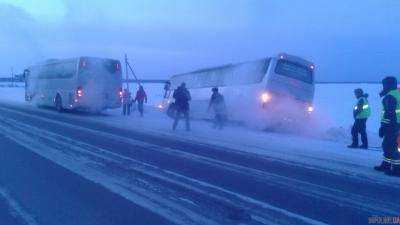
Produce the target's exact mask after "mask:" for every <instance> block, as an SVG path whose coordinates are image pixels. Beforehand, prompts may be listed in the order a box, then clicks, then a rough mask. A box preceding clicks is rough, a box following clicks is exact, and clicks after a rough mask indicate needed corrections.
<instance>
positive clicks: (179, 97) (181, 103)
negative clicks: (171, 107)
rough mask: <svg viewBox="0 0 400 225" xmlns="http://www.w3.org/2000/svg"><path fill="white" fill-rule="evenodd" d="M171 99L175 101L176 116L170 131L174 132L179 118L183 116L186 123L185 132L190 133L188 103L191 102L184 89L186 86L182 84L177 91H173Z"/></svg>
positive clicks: (187, 92)
mask: <svg viewBox="0 0 400 225" xmlns="http://www.w3.org/2000/svg"><path fill="white" fill-rule="evenodd" d="M173 97H174V99H175V108H176V114H175V119H174V124H173V126H172V129H173V130H175V129H176V127H177V126H178V122H179V119H180V117H181V116H182V115H183V117H184V118H185V122H186V130H187V131H190V121H189V101H190V100H191V96H190V92H189V91H188V89H187V88H186V84H185V83H182V84H181V85H180V86H179V87H178V88H177V89H175V91H174V94H173Z"/></svg>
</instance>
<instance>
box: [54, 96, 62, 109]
mask: <svg viewBox="0 0 400 225" xmlns="http://www.w3.org/2000/svg"><path fill="white" fill-rule="evenodd" d="M54 105H55V107H56V110H57V112H59V113H61V112H63V111H64V109H63V107H62V99H61V96H60V95H59V94H57V96H56V99H55V101H54Z"/></svg>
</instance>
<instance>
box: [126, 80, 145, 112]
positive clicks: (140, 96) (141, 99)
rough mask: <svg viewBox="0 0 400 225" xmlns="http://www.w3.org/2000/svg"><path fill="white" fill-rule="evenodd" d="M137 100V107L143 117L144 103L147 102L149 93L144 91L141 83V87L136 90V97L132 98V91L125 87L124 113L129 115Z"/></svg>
mask: <svg viewBox="0 0 400 225" xmlns="http://www.w3.org/2000/svg"><path fill="white" fill-rule="evenodd" d="M136 102H137V108H138V111H139V113H140V116H142V117H143V113H144V103H147V94H146V92H145V91H144V88H143V86H142V85H139V89H138V91H137V92H136V96H135V98H133V99H132V95H131V92H130V91H129V89H127V88H126V89H125V90H124V91H123V92H122V115H124V116H129V115H130V114H131V109H132V106H133V104H135V103H136Z"/></svg>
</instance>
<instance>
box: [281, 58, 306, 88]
mask: <svg viewBox="0 0 400 225" xmlns="http://www.w3.org/2000/svg"><path fill="white" fill-rule="evenodd" d="M275 73H277V74H280V75H283V76H287V77H290V78H293V79H296V80H300V81H303V82H306V83H310V84H311V83H312V82H313V76H312V70H311V69H310V68H308V67H307V66H304V65H300V64H297V63H293V62H290V61H288V60H279V61H278V63H277V65H276V68H275Z"/></svg>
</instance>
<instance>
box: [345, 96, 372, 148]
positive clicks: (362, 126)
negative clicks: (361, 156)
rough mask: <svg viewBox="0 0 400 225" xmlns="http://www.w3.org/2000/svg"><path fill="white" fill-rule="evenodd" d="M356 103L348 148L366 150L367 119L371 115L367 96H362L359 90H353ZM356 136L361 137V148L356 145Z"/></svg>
mask: <svg viewBox="0 0 400 225" xmlns="http://www.w3.org/2000/svg"><path fill="white" fill-rule="evenodd" d="M354 95H355V96H356V98H357V102H356V104H355V106H354V108H353V116H354V124H353V127H352V128H351V136H352V143H351V145H349V146H348V147H349V148H363V149H367V148H368V138H367V131H366V126H367V119H368V117H369V116H370V115H371V107H370V105H369V104H368V99H367V98H368V94H364V92H363V90H362V89H361V88H357V89H355V90H354ZM358 134H360V135H361V142H362V144H361V146H359V145H358Z"/></svg>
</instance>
